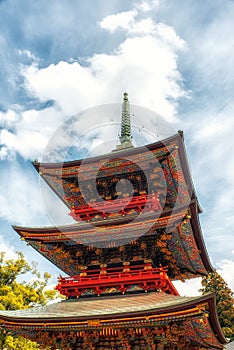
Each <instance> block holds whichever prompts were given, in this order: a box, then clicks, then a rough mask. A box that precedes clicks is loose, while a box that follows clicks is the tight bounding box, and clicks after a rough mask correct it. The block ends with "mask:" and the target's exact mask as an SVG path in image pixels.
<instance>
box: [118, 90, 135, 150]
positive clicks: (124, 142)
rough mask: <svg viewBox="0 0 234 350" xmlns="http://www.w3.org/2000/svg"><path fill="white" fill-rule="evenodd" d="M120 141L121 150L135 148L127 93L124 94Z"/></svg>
mask: <svg viewBox="0 0 234 350" xmlns="http://www.w3.org/2000/svg"><path fill="white" fill-rule="evenodd" d="M119 140H120V143H121V146H120V147H121V148H128V147H133V145H132V134H131V118H130V105H129V100H128V94H127V92H125V93H124V98H123V103H122V119H121V136H120V138H119ZM118 148H119V147H118Z"/></svg>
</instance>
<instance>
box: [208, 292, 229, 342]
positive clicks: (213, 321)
mask: <svg viewBox="0 0 234 350" xmlns="http://www.w3.org/2000/svg"><path fill="white" fill-rule="evenodd" d="M207 302H208V304H209V320H210V325H211V327H212V329H213V331H214V334H217V336H218V339H219V341H220V343H221V344H226V343H227V339H226V338H225V336H224V334H223V332H222V329H221V326H220V323H219V317H218V313H217V308H216V297H215V293H211V294H208V295H207Z"/></svg>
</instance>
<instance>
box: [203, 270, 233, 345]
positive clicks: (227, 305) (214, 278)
mask: <svg viewBox="0 0 234 350" xmlns="http://www.w3.org/2000/svg"><path fill="white" fill-rule="evenodd" d="M201 292H202V293H203V294H205V293H208V292H209V293H215V296H216V304H217V312H218V316H219V322H220V325H221V328H222V331H223V333H224V335H225V336H226V337H227V338H228V339H230V340H234V298H233V292H232V291H231V289H230V288H229V287H228V285H227V283H226V282H225V281H224V279H223V278H222V277H221V276H220V275H219V274H218V273H217V272H216V271H215V272H212V273H209V274H208V276H205V277H203V278H202V288H201Z"/></svg>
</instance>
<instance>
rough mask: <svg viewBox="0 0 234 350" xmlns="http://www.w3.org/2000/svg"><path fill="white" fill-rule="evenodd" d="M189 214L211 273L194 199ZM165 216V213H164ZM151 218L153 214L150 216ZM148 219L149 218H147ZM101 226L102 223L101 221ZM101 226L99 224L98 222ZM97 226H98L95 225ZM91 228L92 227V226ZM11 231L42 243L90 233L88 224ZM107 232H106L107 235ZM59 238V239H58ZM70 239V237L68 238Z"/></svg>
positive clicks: (113, 223)
mask: <svg viewBox="0 0 234 350" xmlns="http://www.w3.org/2000/svg"><path fill="white" fill-rule="evenodd" d="M189 208H190V212H191V219H190V223H191V226H192V230H193V235H194V239H195V242H196V245H197V249H198V251H199V255H200V258H201V261H202V263H203V265H204V267H205V269H206V271H207V272H212V271H213V267H212V265H211V262H210V259H209V256H208V253H207V250H206V247H205V243H204V239H203V236H202V232H201V227H200V222H199V218H198V212H199V209H198V204H197V201H196V199H194V200H193V201H191V203H190V206H189ZM186 209H187V207H183V206H182V207H181V208H178V212H179V211H180V210H181V213H182V214H181V217H182V215H183V213H184V212H185V210H186ZM170 213H171V212H170V211H169V212H168V213H167V214H170ZM164 214H165V215H166V213H164ZM152 217H154V216H153V214H152ZM148 218H150V216H149V217H148ZM145 220H146V218H145V217H144V218H143V221H145ZM141 221H142V218H141V216H140V215H139V216H138V217H137V218H136V219H135V220H134V223H137V222H141ZM125 223H126V218H123V222H119V219H118V220H117V221H116V222H115V221H114V220H113V221H111V220H109V222H108V220H106V221H105V226H107V227H108V226H109V225H110V226H111V227H112V225H115V224H118V225H120V226H121V224H125ZM102 224H103V221H102ZM100 225H101V222H100ZM97 226H98V225H97ZM92 228H93V226H92ZM13 229H14V230H15V231H16V232H17V233H18V234H19V235H20V236H21V237H22V238H23V239H26V240H27V239H29V240H42V241H50V240H51V241H52V240H53V241H60V242H61V241H67V239H68V238H67V237H66V233H68V234H73V233H74V234H76V235H79V232H81V231H82V233H84V232H85V231H86V230H87V234H88V233H89V231H90V224H88V223H83V222H82V223H77V224H74V225H65V226H58V227H20V226H13ZM108 232H109V231H107V233H108ZM58 237H59V238H58ZM69 239H70V237H69ZM188 259H190V257H189V256H188Z"/></svg>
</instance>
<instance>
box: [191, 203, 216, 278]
mask: <svg viewBox="0 0 234 350" xmlns="http://www.w3.org/2000/svg"><path fill="white" fill-rule="evenodd" d="M190 210H191V216H192V220H191V225H192V229H193V233H194V238H195V240H196V243H197V247H198V249H199V252H200V256H201V258H202V261H203V264H204V266H205V268H206V270H207V272H213V271H214V268H213V267H212V265H211V262H210V259H209V255H208V252H207V249H206V246H205V242H204V239H203V235H202V231H201V225H200V221H199V217H198V214H199V204H198V203H197V201H194V202H192V203H191V205H190Z"/></svg>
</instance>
